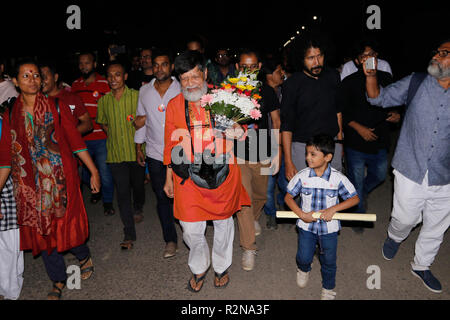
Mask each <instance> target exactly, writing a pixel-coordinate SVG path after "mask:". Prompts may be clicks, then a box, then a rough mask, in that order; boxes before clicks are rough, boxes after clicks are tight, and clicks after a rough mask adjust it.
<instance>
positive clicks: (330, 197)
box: [325, 190, 338, 208]
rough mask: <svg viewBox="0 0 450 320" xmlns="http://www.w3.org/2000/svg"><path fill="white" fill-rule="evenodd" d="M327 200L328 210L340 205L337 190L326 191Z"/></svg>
mask: <svg viewBox="0 0 450 320" xmlns="http://www.w3.org/2000/svg"><path fill="white" fill-rule="evenodd" d="M325 195H326V199H327V208H329V207H332V206H334V205H336V204H337V203H338V191H337V190H327V191H325Z"/></svg>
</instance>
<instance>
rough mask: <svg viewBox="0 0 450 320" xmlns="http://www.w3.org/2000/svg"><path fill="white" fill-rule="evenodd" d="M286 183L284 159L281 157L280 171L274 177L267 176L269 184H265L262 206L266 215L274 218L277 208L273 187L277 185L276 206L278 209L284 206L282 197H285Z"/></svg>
mask: <svg viewBox="0 0 450 320" xmlns="http://www.w3.org/2000/svg"><path fill="white" fill-rule="evenodd" d="M288 183H289V182H288V181H287V179H286V172H285V169H284V157H282V159H281V164H280V171H279V172H278V173H277V174H276V175H274V176H269V182H268V183H267V201H266V203H265V205H264V212H265V213H266V214H267V215H269V216H276V213H277V208H276V206H275V186H276V185H277V184H278V188H279V190H280V192H279V193H278V194H277V204H278V206H280V207H283V206H284V196H285V195H286V188H287V185H288Z"/></svg>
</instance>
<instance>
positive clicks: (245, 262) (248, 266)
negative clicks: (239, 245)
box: [242, 250, 256, 271]
mask: <svg viewBox="0 0 450 320" xmlns="http://www.w3.org/2000/svg"><path fill="white" fill-rule="evenodd" d="M255 256H256V250H244V253H243V254H242V269H244V270H245V271H252V270H253V268H254V267H255Z"/></svg>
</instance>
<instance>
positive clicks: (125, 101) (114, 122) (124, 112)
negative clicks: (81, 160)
mask: <svg viewBox="0 0 450 320" xmlns="http://www.w3.org/2000/svg"><path fill="white" fill-rule="evenodd" d="M138 98H139V91H137V90H134V89H129V88H128V87H126V86H125V90H124V92H123V94H122V96H121V97H120V100H119V101H117V100H116V98H114V96H113V95H112V93H111V92H110V93H108V94H106V95H105V96H104V97H102V98H101V99H100V100H99V101H98V109H97V119H96V121H97V123H98V124H104V125H107V126H108V137H107V140H106V149H107V150H108V154H107V157H106V162H108V163H120V162H124V161H136V149H135V145H134V134H135V131H136V130H135V129H134V126H133V120H134V119H135V118H136V109H137V105H138Z"/></svg>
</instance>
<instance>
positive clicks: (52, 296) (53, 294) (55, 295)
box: [47, 282, 66, 300]
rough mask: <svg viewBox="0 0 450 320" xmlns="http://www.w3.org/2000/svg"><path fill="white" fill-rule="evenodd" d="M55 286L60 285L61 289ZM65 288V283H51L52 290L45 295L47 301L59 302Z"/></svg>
mask: <svg viewBox="0 0 450 320" xmlns="http://www.w3.org/2000/svg"><path fill="white" fill-rule="evenodd" d="M57 284H62V287H61V288H60V287H58V286H57ZM65 287H66V283H65V282H53V290H52V291H50V292H49V293H48V294H47V300H61V296H62V291H63V289H64V288H65ZM54 290H56V291H54Z"/></svg>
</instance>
